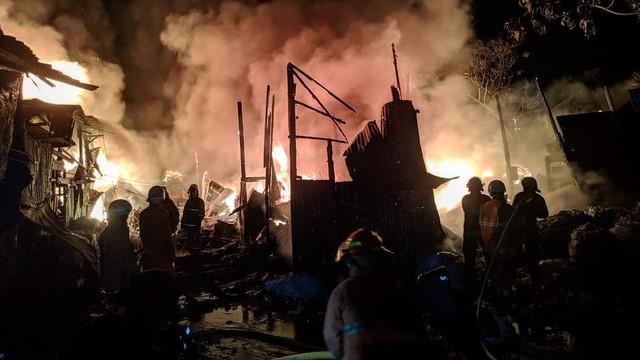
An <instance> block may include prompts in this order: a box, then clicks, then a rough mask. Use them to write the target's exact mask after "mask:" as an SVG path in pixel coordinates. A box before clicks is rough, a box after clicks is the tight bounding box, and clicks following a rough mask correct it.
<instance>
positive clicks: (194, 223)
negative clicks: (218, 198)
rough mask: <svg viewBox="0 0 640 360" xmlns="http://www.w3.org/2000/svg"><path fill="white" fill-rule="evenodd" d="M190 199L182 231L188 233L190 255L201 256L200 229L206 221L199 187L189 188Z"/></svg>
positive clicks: (185, 207) (185, 209)
mask: <svg viewBox="0 0 640 360" xmlns="http://www.w3.org/2000/svg"><path fill="white" fill-rule="evenodd" d="M188 192H189V198H188V199H187V202H186V203H185V204H184V208H183V210H182V219H181V220H180V223H181V224H182V229H184V230H186V231H187V243H188V244H189V254H191V255H200V250H201V246H202V244H201V243H202V239H201V235H200V227H201V226H202V219H204V200H202V198H200V197H199V196H198V194H199V191H198V185H196V184H191V186H189V190H188Z"/></svg>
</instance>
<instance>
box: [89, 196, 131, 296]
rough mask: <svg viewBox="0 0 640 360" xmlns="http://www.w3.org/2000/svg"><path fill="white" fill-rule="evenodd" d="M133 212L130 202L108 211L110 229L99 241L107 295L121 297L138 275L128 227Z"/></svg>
mask: <svg viewBox="0 0 640 360" xmlns="http://www.w3.org/2000/svg"><path fill="white" fill-rule="evenodd" d="M131 209H132V206H131V203H129V202H128V201H127V200H124V199H117V200H114V201H112V202H111V203H110V204H109V207H108V209H107V220H108V225H107V227H106V228H105V229H104V230H103V231H102V233H100V236H99V237H98V245H99V246H100V269H101V270H102V274H101V275H102V288H103V289H104V290H105V292H106V293H107V294H115V293H118V292H119V291H120V290H121V289H122V288H124V287H126V286H128V285H129V283H130V282H131V278H132V277H133V275H134V274H135V273H136V272H137V271H138V267H137V265H136V255H135V248H134V246H133V243H132V242H131V240H130V239H129V225H128V224H127V219H128V218H129V214H130V213H131Z"/></svg>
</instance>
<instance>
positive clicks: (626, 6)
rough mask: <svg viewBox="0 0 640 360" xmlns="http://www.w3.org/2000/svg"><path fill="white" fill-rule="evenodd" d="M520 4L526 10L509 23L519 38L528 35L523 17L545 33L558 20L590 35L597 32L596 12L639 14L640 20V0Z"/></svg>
mask: <svg viewBox="0 0 640 360" xmlns="http://www.w3.org/2000/svg"><path fill="white" fill-rule="evenodd" d="M519 4H520V6H521V7H522V8H523V9H525V11H526V13H525V14H524V15H523V16H522V17H519V18H515V19H512V20H509V21H508V22H507V23H506V25H505V29H506V30H507V31H508V32H509V33H510V34H511V36H512V37H513V38H514V39H515V40H516V41H522V40H523V39H524V37H525V35H526V27H525V26H524V24H523V21H522V20H523V19H528V22H529V23H530V25H531V27H532V29H533V31H535V32H537V33H538V34H545V33H546V32H547V24H548V23H550V22H555V23H559V24H560V25H562V26H564V27H566V28H568V29H569V30H573V29H575V28H576V27H579V28H580V29H581V30H582V32H583V34H584V36H585V37H587V38H590V37H592V36H594V35H596V32H597V28H598V26H597V24H596V21H594V15H595V14H596V13H602V14H607V15H612V16H623V17H636V18H637V21H639V22H640V0H624V1H619V0H568V1H567V0H562V1H561V0H520V1H519Z"/></svg>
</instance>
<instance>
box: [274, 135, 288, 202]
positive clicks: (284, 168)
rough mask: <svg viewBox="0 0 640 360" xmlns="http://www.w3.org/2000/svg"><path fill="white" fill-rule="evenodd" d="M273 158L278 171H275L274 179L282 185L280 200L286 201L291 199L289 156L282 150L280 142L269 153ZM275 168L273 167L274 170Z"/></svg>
mask: <svg viewBox="0 0 640 360" xmlns="http://www.w3.org/2000/svg"><path fill="white" fill-rule="evenodd" d="M271 156H273V159H274V160H275V162H276V163H277V165H278V166H277V168H278V169H279V171H278V172H277V173H276V179H278V182H279V183H280V184H281V185H282V189H280V201H281V202H287V201H289V200H291V187H290V186H289V158H288V157H287V153H286V152H285V151H284V147H283V146H282V144H278V145H276V146H275V147H274V148H273V152H272V153H271ZM275 170H276V169H274V171H275Z"/></svg>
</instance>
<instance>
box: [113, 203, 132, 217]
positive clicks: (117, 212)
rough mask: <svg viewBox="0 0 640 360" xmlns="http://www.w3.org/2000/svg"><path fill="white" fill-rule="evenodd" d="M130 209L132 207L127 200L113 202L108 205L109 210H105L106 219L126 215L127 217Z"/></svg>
mask: <svg viewBox="0 0 640 360" xmlns="http://www.w3.org/2000/svg"><path fill="white" fill-rule="evenodd" d="M131 209H133V206H131V203H130V202H128V201H127V200H125V199H117V200H113V201H112V202H111V203H110V204H109V208H108V209H107V216H108V217H118V216H126V215H129V213H130V212H131Z"/></svg>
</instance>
